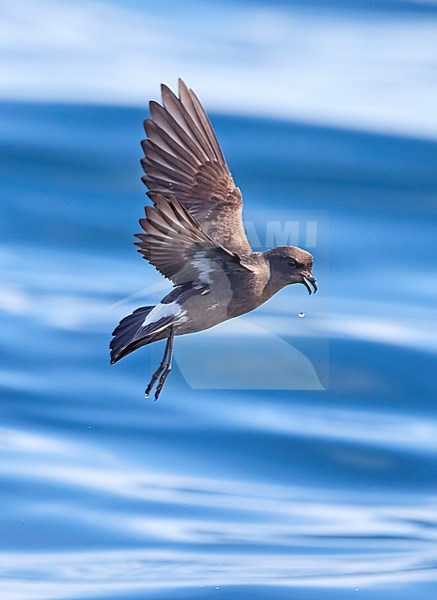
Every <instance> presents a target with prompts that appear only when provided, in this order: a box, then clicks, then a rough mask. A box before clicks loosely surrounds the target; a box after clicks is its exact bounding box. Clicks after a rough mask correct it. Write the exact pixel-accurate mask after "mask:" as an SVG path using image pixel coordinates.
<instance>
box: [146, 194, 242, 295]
mask: <svg viewBox="0 0 437 600" xmlns="http://www.w3.org/2000/svg"><path fill="white" fill-rule="evenodd" d="M151 196H152V200H153V202H154V204H153V206H152V205H150V206H146V218H145V219H140V225H141V227H142V229H143V231H144V233H137V234H136V237H137V238H139V240H140V241H139V242H136V243H135V244H136V245H137V246H138V252H140V253H141V254H142V255H143V256H144V258H146V259H147V260H148V261H149V262H150V263H151V264H153V266H154V267H156V268H157V269H158V271H159V272H160V273H162V275H164V276H165V277H167V278H168V279H171V280H172V281H173V282H174V283H175V284H176V285H181V284H183V283H188V282H196V281H198V282H199V283H202V284H208V283H211V281H212V277H213V275H214V273H219V272H220V274H223V273H226V274H227V273H229V272H230V271H235V270H237V269H242V270H245V271H247V270H250V269H249V268H248V267H246V266H245V265H243V264H242V263H241V262H240V257H239V256H238V255H237V254H234V253H232V252H230V251H229V250H227V249H225V248H224V247H223V246H221V245H220V244H217V243H216V242H215V241H214V240H213V239H212V238H211V237H210V236H209V235H208V234H207V233H205V231H203V229H202V228H201V227H200V225H199V224H198V223H197V222H196V220H195V219H194V218H193V217H192V216H191V215H190V213H189V212H188V211H187V210H185V208H184V207H183V206H182V205H181V204H180V203H179V202H178V200H176V198H174V197H171V196H169V197H166V196H162V195H161V194H153V193H152V194H151Z"/></svg>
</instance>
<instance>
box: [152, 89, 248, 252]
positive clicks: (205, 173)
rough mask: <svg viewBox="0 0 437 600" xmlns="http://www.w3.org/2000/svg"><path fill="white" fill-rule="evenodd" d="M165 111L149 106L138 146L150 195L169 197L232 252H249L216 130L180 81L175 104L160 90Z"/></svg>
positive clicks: (172, 96)
mask: <svg viewBox="0 0 437 600" xmlns="http://www.w3.org/2000/svg"><path fill="white" fill-rule="evenodd" d="M161 90H162V102H163V106H161V105H160V104H158V103H157V102H153V101H152V102H150V114H151V118H150V119H146V120H145V121H144V128H145V130H146V134H147V139H146V140H143V141H142V142H141V145H142V147H143V150H144V158H143V159H142V160H141V164H142V166H143V169H144V172H145V173H146V175H145V176H144V177H142V180H143V182H144V183H145V185H146V186H147V188H148V189H149V192H151V193H152V195H153V193H160V194H164V195H168V194H169V193H171V194H172V195H173V196H174V197H175V198H176V199H177V200H178V201H179V203H180V204H181V205H182V206H184V207H185V208H186V209H187V210H188V211H189V213H190V214H191V215H192V216H193V217H195V219H196V220H197V221H198V223H199V224H200V225H201V226H202V228H203V230H204V231H205V232H206V233H207V234H208V235H209V236H210V237H211V238H212V239H213V240H214V241H215V242H217V243H218V244H220V245H221V246H224V247H225V248H227V249H228V250H230V251H232V252H236V253H238V254H245V253H250V252H252V248H251V247H250V244H249V242H248V240H247V237H246V234H245V231H244V227H243V222H242V208H243V201H242V197H241V193H240V190H239V189H238V188H237V187H236V186H235V184H234V181H233V179H232V175H231V173H230V172H229V169H228V166H227V164H226V161H225V159H224V156H223V153H222V151H221V149H220V146H219V143H218V141H217V138H216V135H215V133H214V130H213V128H212V126H211V123H210V121H209V119H208V116H207V115H206V113H205V111H204V109H203V107H202V105H201V104H200V102H199V100H198V99H197V97H196V95H195V94H194V92H193V91H192V90H189V89H188V88H187V86H186V85H185V84H184V82H183V81H182V80H179V98H178V97H177V96H175V94H173V92H172V91H171V90H170V89H169V88H168V87H167V86H165V85H162V86H161Z"/></svg>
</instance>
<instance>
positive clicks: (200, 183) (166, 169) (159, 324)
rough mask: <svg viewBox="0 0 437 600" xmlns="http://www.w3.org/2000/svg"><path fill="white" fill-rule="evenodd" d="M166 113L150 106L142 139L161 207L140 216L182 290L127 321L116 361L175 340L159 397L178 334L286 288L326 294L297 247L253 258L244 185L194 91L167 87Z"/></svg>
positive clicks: (148, 240) (153, 258)
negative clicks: (230, 165) (240, 186)
mask: <svg viewBox="0 0 437 600" xmlns="http://www.w3.org/2000/svg"><path fill="white" fill-rule="evenodd" d="M162 102H163V106H161V105H159V104H158V103H156V102H151V103H150V115H151V118H150V119H146V120H145V122H144V127H145V131H146V134H147V139H145V140H143V141H142V142H141V145H142V148H143V150H144V157H143V158H142V160H141V164H142V166H143V169H144V171H145V173H146V175H145V176H144V177H143V178H142V180H143V182H144V183H145V185H146V186H147V188H148V196H149V197H150V199H151V200H152V202H153V205H149V206H146V209H145V210H146V218H143V219H140V224H141V227H142V229H143V233H139V234H136V237H137V238H138V239H139V241H138V242H136V245H137V246H138V251H139V252H140V253H141V254H142V255H143V257H144V258H146V259H147V260H148V261H149V262H150V263H151V264H152V265H154V266H155V267H156V269H158V271H159V272H160V273H161V274H162V275H164V276H165V277H167V278H168V279H170V280H171V281H172V282H173V283H174V286H175V287H174V289H173V290H172V292H170V294H168V295H167V296H166V297H165V298H164V299H163V300H162V301H161V302H160V303H159V304H158V305H156V306H154V307H143V308H141V309H138V310H136V311H135V312H134V313H133V314H132V315H129V316H128V317H125V318H124V319H123V320H122V321H121V322H120V324H119V325H118V327H117V328H116V329H115V331H114V332H113V336H114V337H113V339H112V341H111V344H110V348H111V362H113V363H114V362H117V361H118V360H120V359H121V358H122V357H123V356H126V355H127V354H129V353H130V352H133V351H134V350H136V349H137V348H139V347H140V346H143V345H146V344H149V343H151V342H154V341H157V340H160V339H167V345H166V349H165V353H164V358H163V360H162V362H161V364H160V366H159V368H158V369H157V371H156V372H155V373H154V375H153V377H152V380H151V382H150V384H149V386H148V387H147V390H146V396H148V394H149V392H150V391H151V389H152V387H153V386H154V384H155V383H156V381H158V379H159V382H158V386H157V388H156V393H155V398H158V396H159V394H160V392H161V389H162V387H163V385H164V382H165V380H166V377H167V375H168V373H169V372H170V369H171V361H172V353H173V340H174V336H175V335H182V334H185V333H193V332H195V331H201V330H203V329H208V328H209V327H212V326H214V325H216V324H218V323H221V322H223V321H225V320H227V319H230V318H232V317H235V316H238V315H241V314H244V313H246V312H249V311H251V310H253V309H254V308H256V307H257V306H259V305H260V304H262V303H263V302H265V301H266V300H268V299H269V298H270V297H271V296H273V295H274V294H275V293H276V292H277V291H279V290H280V289H281V288H282V287H284V286H285V285H289V284H293V283H302V284H304V285H305V286H306V288H307V290H308V292H309V293H310V294H311V293H312V291H313V290H314V292H315V291H316V290H317V285H316V280H315V279H314V278H313V276H312V274H311V269H312V265H313V258H312V256H311V254H309V253H308V252H306V251H305V250H302V249H300V248H296V247H294V246H283V247H280V248H275V249H272V250H268V251H266V252H253V251H252V248H251V247H250V244H249V242H248V240H247V237H246V234H245V231H244V227H243V221H242V197H241V193H240V190H239V189H238V188H237V187H236V186H235V184H234V181H233V179H232V175H231V173H230V171H229V169H228V166H227V164H226V161H225V159H224V156H223V153H222V151H221V148H220V145H219V143H218V141H217V138H216V136H215V134H214V131H213V129H212V126H211V123H210V121H209V119H208V117H207V115H206V113H205V111H204V110H203V108H202V106H201V104H200V102H199V100H198V99H197V97H196V95H195V94H194V92H193V91H192V90H189V89H188V88H187V87H186V85H185V84H184V83H183V82H182V81H181V80H179V98H178V97H176V96H175V95H174V94H173V92H172V91H171V90H170V89H169V88H168V87H167V86H165V85H163V86H162Z"/></svg>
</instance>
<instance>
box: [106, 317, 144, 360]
mask: <svg viewBox="0 0 437 600" xmlns="http://www.w3.org/2000/svg"><path fill="white" fill-rule="evenodd" d="M153 308H154V307H153V306H142V307H141V308H138V309H137V310H135V311H134V312H133V313H132V314H131V315H128V316H127V317H125V318H124V319H122V320H121V321H120V323H119V324H118V325H117V327H116V328H115V329H114V331H113V332H112V335H113V336H114V337H113V338H112V340H111V343H110V344H109V348H110V349H111V364H114V363H116V362H117V361H118V360H120V359H121V358H123V357H124V356H126V355H127V354H130V353H131V352H133V351H134V350H136V349H137V348H139V347H140V346H144V345H145V344H148V343H149V342H152V341H153V336H150V334H149V335H144V334H145V332H144V331H143V330H144V327H143V323H144V320H145V318H146V317H147V315H148V314H149V312H150V311H151V310H152V309H153ZM147 337H150V338H151V339H149V340H147Z"/></svg>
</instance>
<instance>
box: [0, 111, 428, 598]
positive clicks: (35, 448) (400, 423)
mask: <svg viewBox="0 0 437 600" xmlns="http://www.w3.org/2000/svg"><path fill="white" fill-rule="evenodd" d="M1 110H2V115H3V117H2V120H1V122H0V153H1V161H0V171H1V184H0V185H1V198H2V200H1V202H2V215H1V217H2V218H1V221H0V228H1V238H0V265H1V271H2V277H1V282H0V308H1V312H0V323H1V326H0V361H1V362H0V389H1V405H0V406H1V424H0V427H1V431H0V453H1V459H0V471H1V482H2V494H1V511H0V527H1V536H0V574H1V580H0V590H1V597H2V598H4V599H5V600H9V599H10V600H15V599H19V600H28V599H29V600H30V599H32V600H49V599H50V600H58V599H59V600H61V599H68V600H72V599H77V600H79V599H81V600H91V599H93V600H94V599H96V600H97V599H98V598H99V599H100V598H102V599H103V598H104V599H108V600H110V599H111V600H112V599H114V600H115V599H117V600H124V599H126V600H128V599H140V598H141V599H142V598H156V599H164V598H165V599H168V600H170V599H171V600H176V599H185V598H187V599H188V598H190V599H191V598H193V599H194V598H201V599H203V598H208V599H209V598H216V597H217V598H219V597H221V598H226V599H227V600H233V599H242V598H253V599H256V600H258V599H259V600H261V599H262V600H270V599H271V600H276V599H281V600H282V599H289V598H296V599H298V600H320V599H322V598H327V599H332V600H343V599H349V598H366V600H367V599H378V600H379V599H381V600H382V599H384V600H385V599H388V598H389V599H392V598H393V599H405V600H407V599H410V598H421V599H430V600H431V599H433V598H435V597H436V594H437V585H436V581H437V579H436V577H437V529H436V525H437V470H436V454H437V416H436V404H435V396H436V380H435V352H436V349H437V342H436V335H435V331H436V308H435V299H436V296H437V278H436V275H435V270H433V267H434V262H435V239H436V235H437V227H436V222H435V198H436V191H437V175H436V170H435V165H436V160H437V144H436V143H435V142H433V141H421V140H420V139H413V138H407V137H402V136H400V135H399V136H388V135H387V136H384V135H377V134H367V133H359V132H357V131H355V130H353V129H347V128H343V129H340V128H339V129H336V128H329V127H321V126H316V125H304V124H296V123H292V122H282V121H279V120H278V121H274V120H262V119H256V118H248V117H231V116H223V115H220V114H215V115H214V114H213V115H212V119H213V122H214V124H215V126H216V129H217V131H218V134H219V137H220V139H221V142H222V146H223V148H224V150H225V154H226V156H227V160H228V162H229V164H230V165H231V167H232V171H233V173H234V176H235V179H236V181H237V183H238V185H239V186H240V187H241V188H242V189H243V191H244V195H245V202H246V204H245V219H246V221H247V222H248V223H249V227H252V230H253V231H256V232H257V234H258V236H259V238H260V239H261V242H260V243H264V242H263V240H264V237H263V236H264V233H265V232H266V228H267V227H268V225H267V224H268V223H269V222H271V221H275V220H277V221H281V222H283V220H284V219H285V218H287V216H288V215H292V217H291V218H292V219H294V218H296V219H297V220H299V219H302V218H303V219H306V220H308V219H309V220H317V222H318V223H319V226H320V231H319V233H320V236H321V237H320V238H319V243H318V244H317V245H316V246H315V247H314V248H313V249H312V251H313V253H314V255H315V261H316V262H315V270H314V272H315V275H316V276H317V278H318V281H319V284H320V293H319V294H318V295H317V296H315V297H311V298H309V297H308V296H307V295H306V292H305V289H304V288H303V286H294V287H293V288H288V289H285V290H283V291H282V292H281V293H280V294H279V295H278V297H276V298H274V299H273V300H272V301H271V302H269V303H267V304H266V305H265V306H263V307H262V308H261V309H259V310H258V311H256V312H255V313H253V315H249V316H247V317H245V318H244V319H240V320H238V321H231V322H229V323H228V324H226V325H224V326H223V327H222V328H221V327H218V328H216V329H213V330H211V331H209V332H205V333H203V334H198V335H196V336H191V337H190V338H186V339H181V340H177V343H176V365H175V369H174V372H172V374H171V377H170V378H169V380H168V383H167V384H166V389H165V390H164V394H163V396H162V398H161V399H160V401H159V402H156V403H155V402H153V401H152V400H145V399H144V398H143V390H144V386H145V384H146V382H147V379H148V376H149V375H150V372H151V370H153V368H154V365H155V363H156V362H157V361H159V359H160V353H161V352H162V351H163V349H162V348H161V347H157V348H153V347H150V348H146V349H143V350H142V351H140V352H137V353H135V354H134V355H132V356H130V357H129V358H127V359H126V360H123V361H122V362H121V363H120V364H117V365H116V366H113V367H111V366H110V365H109V361H108V342H109V338H110V332H111V331H112V329H113V327H114V325H115V324H116V323H117V322H118V320H119V319H120V318H121V317H123V316H124V315H125V314H127V313H128V312H129V311H131V310H133V309H134V308H136V307H137V306H140V305H141V304H148V303H152V302H156V301H158V300H159V298H160V297H161V296H162V295H163V293H164V291H165V290H167V289H168V287H169V286H167V285H166V284H165V283H163V282H162V280H161V278H160V277H159V276H158V275H157V274H156V273H155V272H154V270H153V269H152V268H151V267H148V266H147V265H146V263H145V262H144V261H141V260H140V259H139V257H137V256H136V255H135V252H134V247H133V246H132V241H133V237H132V236H133V233H134V232H135V231H136V230H137V227H138V226H137V219H138V218H139V217H140V216H141V211H142V206H143V203H144V190H143V189H142V187H141V183H140V182H139V176H140V167H139V162H138V159H139V155H140V149H139V145H138V141H139V139H140V137H141V135H142V132H141V121H142V118H143V117H144V114H145V111H141V110H138V109H134V108H132V109H127V108H113V107H110V106H106V107H102V106H85V105H76V106H68V105H62V104H53V103H39V104H38V103H31V102H29V103H17V102H3V103H2V105H1ZM296 211H297V212H296ZM296 215H297V216H296ZM302 215H303V216H302ZM328 230H329V238H328ZM300 312H303V313H305V317H304V318H299V313H300ZM275 353H276V354H275ZM272 357H273V358H272ZM265 364H268V369H267V367H265V366H263V365H265ZM269 369H272V370H269ZM299 377H300V379H299ZM293 382H295V385H294V386H293ZM293 387H294V388H295V389H293ZM302 388H303V389H302Z"/></svg>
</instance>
